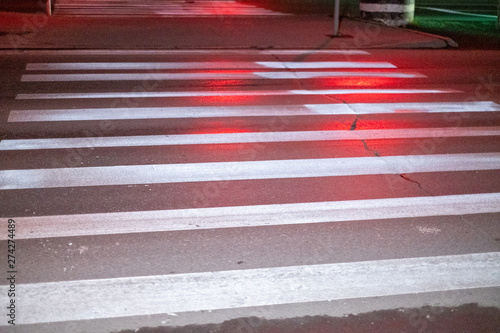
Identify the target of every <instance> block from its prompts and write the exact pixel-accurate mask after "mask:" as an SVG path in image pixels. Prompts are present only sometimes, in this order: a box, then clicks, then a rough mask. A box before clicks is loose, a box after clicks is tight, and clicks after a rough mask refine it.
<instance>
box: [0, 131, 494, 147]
mask: <svg viewBox="0 0 500 333" xmlns="http://www.w3.org/2000/svg"><path fill="white" fill-rule="evenodd" d="M481 136H500V127H459V128H454V127H451V128H446V127H445V128H402V129H387V130H356V131H347V130H342V131H340V130H339V131H296V132H250V133H215V134H177V135H141V136H112V137H78V138H52V139H15V140H2V141H0V150H31V149H68V148H99V147H139V146H168V145H203V144H234V143H256V142H306V141H334V140H372V139H413V138H451V137H481Z"/></svg>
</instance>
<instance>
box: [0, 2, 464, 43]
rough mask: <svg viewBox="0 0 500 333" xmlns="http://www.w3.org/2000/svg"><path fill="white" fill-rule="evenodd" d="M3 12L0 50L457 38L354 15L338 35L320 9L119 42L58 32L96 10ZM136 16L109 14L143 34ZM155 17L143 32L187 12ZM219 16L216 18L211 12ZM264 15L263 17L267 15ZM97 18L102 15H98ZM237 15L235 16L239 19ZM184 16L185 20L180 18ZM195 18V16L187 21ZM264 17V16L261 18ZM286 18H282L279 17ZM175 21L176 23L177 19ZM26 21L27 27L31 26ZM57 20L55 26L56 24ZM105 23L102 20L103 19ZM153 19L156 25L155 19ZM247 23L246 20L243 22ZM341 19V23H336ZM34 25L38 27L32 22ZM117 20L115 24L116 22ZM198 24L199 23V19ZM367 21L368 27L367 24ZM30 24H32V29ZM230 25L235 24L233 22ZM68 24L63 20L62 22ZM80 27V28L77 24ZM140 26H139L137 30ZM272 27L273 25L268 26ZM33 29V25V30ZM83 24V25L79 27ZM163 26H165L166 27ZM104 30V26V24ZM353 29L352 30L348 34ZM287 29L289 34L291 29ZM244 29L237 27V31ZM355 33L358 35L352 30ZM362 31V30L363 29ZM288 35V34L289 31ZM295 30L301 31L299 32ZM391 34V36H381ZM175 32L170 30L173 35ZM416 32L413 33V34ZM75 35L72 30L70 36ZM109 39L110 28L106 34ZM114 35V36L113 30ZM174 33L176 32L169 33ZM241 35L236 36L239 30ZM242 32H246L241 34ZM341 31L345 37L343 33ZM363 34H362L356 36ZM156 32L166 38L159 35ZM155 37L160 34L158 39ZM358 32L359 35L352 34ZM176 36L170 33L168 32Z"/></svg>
mask: <svg viewBox="0 0 500 333" xmlns="http://www.w3.org/2000/svg"><path fill="white" fill-rule="evenodd" d="M2 17H4V18H6V19H4V20H2V21H4V22H5V23H4V26H3V27H1V28H0V50H3V51H9V50H10V51H15V50H19V51H20V50H78V49H80V50H81V49H92V50H97V49H112V50H124V49H152V50H176V49H177V50H179V49H292V48H294V49H302V48H303V49H310V48H318V45H320V48H322V49H339V48H343V49H346V48H351V49H442V48H447V47H457V46H458V44H457V43H456V42H455V41H453V40H452V39H451V38H448V37H443V36H438V35H434V34H429V33H425V32H421V31H417V30H413V29H407V28H403V27H390V26H387V25H384V24H382V23H378V22H374V21H368V20H362V19H359V18H353V17H342V21H344V23H346V24H345V25H344V27H345V28H346V30H345V31H344V34H342V25H341V36H339V37H328V34H327V33H325V31H326V30H329V28H327V27H329V26H330V25H331V23H330V20H331V19H330V18H329V17H328V16H325V15H321V16H319V15H303V16H302V15H297V16H287V17H282V18H283V19H282V20H281V21H280V20H273V22H271V21H267V22H266V24H267V23H269V28H270V29H271V31H272V33H271V34H264V35H262V34H261V35H262V36H261V35H259V34H255V35H254V36H253V37H251V38H248V39H247V40H244V39H238V38H237V37H236V39H235V38H234V37H233V38H232V39H233V41H231V40H230V39H231V38H229V41H227V40H225V39H224V41H221V40H222V39H221V36H223V33H224V31H223V30H222V29H219V30H217V29H216V28H214V27H213V26H212V27H211V29H209V30H212V31H210V32H211V33H212V34H211V35H209V36H207V37H208V38H207V39H210V38H211V39H212V41H211V42H207V41H206V39H203V38H201V39H200V37H199V34H192V31H197V30H196V29H198V30H199V29H200V27H196V26H195V25H194V24H200V23H196V22H195V23H190V24H192V26H190V31H191V34H192V35H190V36H189V35H188V36H186V40H187V39H189V38H190V37H191V38H192V40H191V44H189V43H186V40H181V41H179V40H177V41H176V40H174V41H171V40H168V42H166V43H162V42H161V41H156V40H155V42H154V43H151V42H150V43H147V42H143V41H142V40H140V37H136V38H135V40H132V41H131V42H130V43H128V44H127V43H122V44H119V43H118V44H116V43H115V45H112V44H108V43H107V42H105V41H103V39H102V38H101V39H100V40H97V39H94V35H92V36H86V37H85V36H84V37H80V39H79V40H78V39H69V38H68V37H69V36H70V35H71V34H69V35H68V34H66V36H62V37H58V36H57V32H58V29H61V26H60V25H61V24H63V23H64V22H66V20H68V19H69V18H71V19H74V18H78V19H80V20H95V22H108V21H106V19H107V17H104V16H103V17H95V16H92V17H90V16H59V17H57V18H56V19H55V21H54V19H52V22H51V24H48V22H49V21H48V20H49V19H50V18H51V17H52V18H55V17H54V16H48V15H46V14H44V13H41V12H40V13H12V12H0V18H2ZM140 17H141V16H128V17H123V16H117V17H113V19H116V21H115V22H120V20H121V24H122V27H123V26H126V27H127V28H129V32H130V29H134V28H135V29H137V31H138V35H140V34H141V33H142V34H144V33H145V31H144V28H143V25H138V24H137V19H138V18H140ZM155 18H156V19H157V21H156V23H153V25H152V27H151V29H150V30H148V33H151V31H155V30H154V29H157V30H156V31H161V30H160V29H158V27H159V25H158V22H161V20H162V19H167V20H166V21H165V22H167V23H169V24H170V25H171V27H176V26H180V25H179V24H178V23H179V22H181V21H182V20H186V19H189V18H186V17H168V18H166V17H155ZM227 18H228V19H229V20H232V22H233V24H234V22H240V23H241V22H245V20H247V21H246V22H248V20H251V19H261V20H262V19H266V18H263V17H260V18H259V17H227ZM210 19H214V18H210V17H202V18H200V20H210ZM216 19H220V18H216ZM267 19H268V18H267ZM99 20H102V21H99ZM238 20H240V21H238ZM185 22H188V21H184V23H185ZM192 22H194V21H192ZM262 22H265V21H262ZM276 22H281V24H283V25H285V23H286V24H288V25H290V26H288V29H287V28H286V27H283V26H280V25H279V24H277V23H276ZM283 22H285V23H283ZM297 22H301V24H302V23H303V24H304V28H303V29H302V31H303V33H302V37H301V38H296V37H299V36H297V35H296V34H293V33H292V32H290V31H289V30H294V29H290V27H293V24H297ZM176 23H177V25H176ZM30 24H31V27H30ZM58 24H59V26H58ZM104 24H106V23H104ZM155 24H156V25H155ZM247 24H248V23H247ZM341 24H342V23H341ZM37 26H39V28H38V29H37V28H36V27H37ZM115 26H116V25H115ZM201 27H203V23H201ZM370 27H371V28H370ZM373 27H376V29H378V30H379V31H382V30H385V31H386V32H388V33H389V34H386V33H379V35H377V36H375V37H373V36H368V37H370V38H371V39H370V40H369V42H367V43H366V42H365V43H362V39H363V38H366V35H367V33H368V34H369V32H370V29H373ZM33 28H34V29H33ZM233 28H234V26H233ZM242 28H247V26H246V25H245V24H242ZM64 29H65V30H67V26H65V27H64ZM79 29H80V30H79ZM96 29H101V30H102V29H103V25H101V26H98V27H97V28H96ZM141 29H143V30H141ZM273 29H274V30H273ZM32 30H33V31H32ZM84 30H86V29H84ZM165 30H168V29H165ZM81 31H83V30H82V25H81V23H80V25H78V24H76V25H75V28H74V31H73V33H74V34H75V35H78V33H80V32H81ZM103 31H104V30H103ZM353 32H354V35H353V36H350V34H352V33H353ZM291 33H292V34H291ZM241 34H243V32H240V35H241ZM356 34H358V35H356ZM363 34H364V35H363ZM161 35H164V34H163V33H162V34H161ZM292 35H293V36H292ZM299 35H300V34H299ZM388 35H390V37H386V36H388ZM173 36H174V35H173ZM416 36H418V37H416ZM73 37H74V36H73ZM107 37H108V38H110V40H111V39H112V38H111V37H113V36H112V35H111V34H110V35H108V36H107ZM115 37H116V36H115ZM174 37H176V36H174ZM240 37H241V36H240ZM245 37H246V35H245ZM342 37H344V38H342ZM361 37H363V38H361ZM161 38H163V39H165V37H164V36H162V37H161ZM161 38H159V39H161ZM356 38H358V39H359V40H356ZM14 39H18V40H21V39H24V42H25V43H17V45H14V43H13V42H12V41H13V40H14ZM173 39H175V38H173Z"/></svg>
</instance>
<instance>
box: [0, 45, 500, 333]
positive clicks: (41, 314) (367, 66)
mask: <svg viewBox="0 0 500 333" xmlns="http://www.w3.org/2000/svg"><path fill="white" fill-rule="evenodd" d="M0 57H1V61H0V75H2V80H3V84H2V86H1V91H0V98H1V103H0V108H1V109H0V116H1V118H0V126H1V127H0V131H1V132H0V134H1V141H0V151H1V156H2V159H1V170H0V214H1V217H0V220H1V221H2V226H3V227H2V228H3V230H2V231H1V232H0V234H1V237H2V238H1V239H2V241H1V244H0V246H1V247H2V249H8V251H6V252H3V253H5V255H4V259H3V260H4V265H3V271H4V274H5V277H6V278H3V279H1V281H2V282H1V286H0V294H1V295H2V298H1V302H2V303H1V308H2V309H4V310H3V312H5V313H4V314H2V318H3V319H2V321H1V322H0V327H1V330H2V332H3V331H6V332H11V331H12V332H40V333H43V332H111V331H115V332H117V331H121V330H130V331H135V330H137V329H139V328H141V327H150V328H154V327H159V326H168V327H174V326H184V325H205V324H209V323H214V324H218V323H221V322H223V321H225V320H232V321H229V323H232V324H226V325H229V326H225V327H226V330H225V332H264V331H265V330H260V331H259V330H258V329H260V328H258V327H261V328H262V327H263V326H262V325H264V324H266V323H267V324H268V323H269V322H268V321H272V320H277V319H283V318H288V320H289V321H281V322H279V324H278V326H276V327H280V328H281V329H282V331H283V332H295V331H294V330H296V331H297V332H299V331H300V330H298V329H299V328H300V327H301V325H305V326H304V327H310V326H307V325H312V324H314V323H318V321H321V320H323V319H324V318H326V319H324V320H325V321H324V322H321V323H323V326H321V327H329V326H327V324H328V325H330V324H331V323H338V324H337V326H335V327H336V328H332V329H331V330H330V331H333V329H337V330H338V332H342V331H341V330H340V327H341V326H339V325H342V323H341V322H339V321H336V320H340V319H338V318H337V319H335V318H334V317H339V318H342V317H343V316H346V315H352V316H351V317H347V318H351V319H353V320H354V322H355V323H356V320H357V324H358V326H357V327H358V329H359V328H360V327H361V328H363V327H365V328H366V327H370V328H369V329H368V328H366V329H365V330H364V331H365V332H367V331H370V332H388V331H393V332H395V331H397V332H402V331H406V332H423V331H426V329H430V328H432V327H434V328H435V327H438V328H439V327H441V329H442V330H440V332H445V331H446V329H448V331H446V332H459V331H458V330H457V329H462V331H463V332H498V322H495V321H494V320H495V318H496V319H497V318H498V310H497V309H496V310H495V307H498V306H499V304H500V288H499V287H500V274H499V273H500V227H499V219H500V173H499V169H500V68H499V66H498V59H499V58H500V52H498V51H487V50H483V51H481V52H479V51H460V50H420V51H417V50H414V51H405V50H399V51H398V50H393V51H388V50H370V51H369V52H365V51H350V50H338V51H327V50H326V51H318V50H283V51H257V50H254V51H248V50H245V51H238V50H225V51H224V50H219V51H217V50H212V51H194V50H193V51H150V52H148V51H106V50H102V51H29V52H22V53H15V52H12V53H9V52H3V53H1V54H0ZM9 245H10V247H9ZM14 245H15V247H14ZM9 255H10V256H11V257H8V256H9ZM8 260H12V261H10V262H9V261H8ZM14 260H15V261H14ZM9 265H12V266H9ZM9 290H13V291H9ZM11 292H14V294H15V295H11V294H10V293H11ZM5 295H10V296H8V297H5ZM12 304H14V308H12ZM424 306H428V307H427V308H425V307H424ZM7 307H11V308H10V309H7ZM412 309H413V310H412ZM380 311H382V312H380ZM384 311H389V312H384ZM461 311H462V312H461ZM457 313H459V314H461V316H460V318H483V319H482V320H476V321H474V320H472V319H471V320H469V321H465V322H464V323H462V322H460V321H459V320H458V319H456V316H455V317H452V316H453V314H457ZM396 314H397V316H396ZM9 315H11V316H10V317H9ZM355 315H359V316H355ZM441 315H442V317H440V316H441ZM305 316H327V317H308V318H309V319H310V320H309V321H307V320H305V319H300V320H297V319H292V318H305ZM391 316H392V317H394V318H397V319H398V320H399V321H398V322H399V323H403V324H404V325H403V326H382V324H381V323H383V322H384V320H385V321H387V320H388V318H392V317H391ZM450 316H451V317H450ZM235 318H246V319H240V320H236V319H235ZM311 318H313V319H311ZM321 318H323V319H321ZM435 318H443V319H442V320H443V321H439V320H438V321H436V320H435ZM450 318H455V319H453V320H451V319H450ZM10 320H14V322H15V324H16V325H15V327H14V326H12V325H10V324H9V322H8V321H10ZM234 320H236V321H234ZM294 320H295V321H294ZM327 321H328V323H327ZM446 322H447V323H453V325H455V326H450V325H452V324H449V325H448V326H447V325H446V324H443V323H446ZM256 323H257V324H256ZM272 323H275V322H272ZM301 323H302V324H301ZM361 323H363V324H362V325H361ZM436 323H441V324H442V326H432V325H437V324H436ZM474 323H475V324H477V325H479V326H474V327H472V326H470V327H469V326H467V325H468V324H471V325H472V324H474ZM379 324H380V326H377V325H379ZM230 325H237V326H230ZM238 325H239V326H238ZM245 325H246V326H245ZM259 325H260V326H259ZM280 325H281V326H280ZM287 325H292V326H287ZM363 325H375V326H363ZM443 325H444V326H443ZM481 325H483V326H481ZM456 326H460V327H459V328H457V327H456ZM227 327H229V328H227ZM276 327H275V329H274V330H273V329H269V330H268V331H267V332H277V331H279V330H277V328H276ZM317 327H320V326H317ZM387 327H392V330H388V329H387ZM191 328H193V327H192V326H191ZM292 328H293V329H292ZM396 328H397V330H396ZM197 329H198V330H199V331H200V332H201V331H203V332H208V331H210V330H212V331H216V330H217V329H218V330H219V331H221V326H217V327H215V326H210V325H208V326H197ZM435 329H437V328H435ZM495 330H497V331H495ZM142 331H144V332H147V331H148V330H146V329H144V330H142ZM149 331H151V332H152V331H153V330H152V329H151V330H149ZM312 331H314V332H320V331H321V330H319V329H316V330H314V329H313V330H312ZM462 331H460V332H462ZM183 332H187V329H186V330H184V331H183Z"/></svg>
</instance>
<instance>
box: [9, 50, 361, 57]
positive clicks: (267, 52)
mask: <svg viewBox="0 0 500 333" xmlns="http://www.w3.org/2000/svg"><path fill="white" fill-rule="evenodd" d="M22 53H23V54H26V55H200V54H202V55H213V54H222V55H251V56H255V55H302V56H312V55H319V54H321V55H369V54H370V53H369V52H367V51H363V50H324V49H323V50H314V49H299V50H297V49H296V50H276V49H273V50H255V49H226V50H214V49H199V50H151V49H149V50H147V49H146V50H136V49H128V50H127V49H124V50H25V51H23V52H22ZM0 54H6V55H18V54H19V51H12V50H0Z"/></svg>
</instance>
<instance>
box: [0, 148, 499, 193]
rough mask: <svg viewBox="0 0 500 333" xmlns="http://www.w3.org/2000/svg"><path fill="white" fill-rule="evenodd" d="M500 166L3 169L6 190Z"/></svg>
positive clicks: (471, 162)
mask: <svg viewBox="0 0 500 333" xmlns="http://www.w3.org/2000/svg"><path fill="white" fill-rule="evenodd" d="M496 169H500V153H482V154H437V155H407V156H385V157H349V158H324V159H297V160H270V161H269V160H266V161H244V162H210V163H186V164H152V165H117V166H101V167H78V168H52V169H23V170H2V171H0V189H2V190H11V189H32V188H56V187H83V186H110V185H132V184H158V183H184V182H206V181H227V180H248V179H282V178H310V177H333V176H357V175H375V174H402V173H414V172H444V171H471V170H496Z"/></svg>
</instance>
